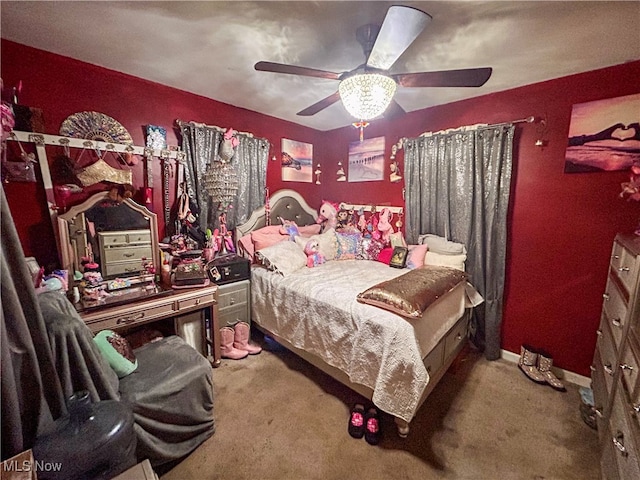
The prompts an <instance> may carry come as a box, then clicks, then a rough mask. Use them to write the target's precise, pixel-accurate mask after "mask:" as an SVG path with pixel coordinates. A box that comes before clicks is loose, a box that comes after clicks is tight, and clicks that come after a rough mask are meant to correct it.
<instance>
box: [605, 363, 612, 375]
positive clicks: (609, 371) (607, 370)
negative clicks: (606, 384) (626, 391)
mask: <svg viewBox="0 0 640 480" xmlns="http://www.w3.org/2000/svg"><path fill="white" fill-rule="evenodd" d="M604 371H605V372H607V373H608V374H609V375H611V376H613V368H612V367H611V364H610V363H607V364H606V365H605V366H604Z"/></svg>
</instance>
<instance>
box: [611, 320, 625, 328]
mask: <svg viewBox="0 0 640 480" xmlns="http://www.w3.org/2000/svg"><path fill="white" fill-rule="evenodd" d="M611 323H612V324H613V326H614V327H620V328H622V321H621V320H620V319H619V318H614V319H613V320H611Z"/></svg>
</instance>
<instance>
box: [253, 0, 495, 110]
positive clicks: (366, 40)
mask: <svg viewBox="0 0 640 480" xmlns="http://www.w3.org/2000/svg"><path fill="white" fill-rule="evenodd" d="M430 20H431V16H430V15H429V14H427V13H425V12H422V11H420V10H418V9H415V8H412V7H406V6H392V7H390V8H389V10H388V11H387V15H386V16H385V19H384V22H383V23H382V26H377V25H364V26H362V27H360V28H358V29H357V31H356V39H357V40H358V42H359V43H360V44H361V45H362V49H363V51H364V55H365V59H366V62H365V63H364V64H362V65H359V66H358V67H356V68H354V69H353V70H350V71H347V72H342V73H336V72H330V71H326V70H317V69H314V68H307V67H299V66H295V65H287V64H282V63H274V62H258V63H256V64H255V69H256V70H260V71H265V72H274V73H286V74H291V75H302V76H307V77H317V78H326V79H329V80H339V81H340V85H339V88H338V91H337V92H335V93H333V94H332V95H329V96H328V97H326V98H323V99H322V100H320V101H319V102H317V103H314V104H313V105H311V106H310V107H307V108H305V109H304V110H301V111H300V112H298V115H301V116H311V115H315V114H316V113H318V112H320V111H321V110H324V109H325V108H327V107H329V106H331V105H333V104H334V103H336V102H337V101H338V100H342V103H343V104H344V106H345V108H346V109H347V111H348V112H349V113H350V114H351V115H353V116H354V117H355V118H357V119H359V120H370V119H372V118H375V117H377V116H379V115H381V114H383V113H384V116H385V118H393V117H396V116H398V115H401V114H403V113H405V111H404V109H403V108H402V107H401V106H400V105H399V104H398V103H397V102H396V101H395V100H393V95H394V94H395V91H396V87H397V86H401V87H480V86H482V85H484V83H485V82H486V81H487V80H488V79H489V77H490V76H491V68H490V67H482V68H468V69H462V70H442V71H435V72H419V73H393V74H392V73H389V69H390V68H391V67H392V66H393V65H394V63H395V62H396V60H397V59H398V58H399V57H400V56H401V55H402V54H403V53H404V51H405V50H406V49H407V48H409V46H410V45H411V44H412V43H413V41H414V40H415V39H416V38H417V37H418V35H419V34H420V33H421V32H422V30H424V28H425V26H426V25H427V23H429V21H430Z"/></svg>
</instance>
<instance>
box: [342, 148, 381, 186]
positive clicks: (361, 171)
mask: <svg viewBox="0 0 640 480" xmlns="http://www.w3.org/2000/svg"><path fill="white" fill-rule="evenodd" d="M383 178H384V137H376V138H369V139H367V140H363V141H361V142H351V143H350V144H349V181H350V182H371V181H376V180H382V179H383Z"/></svg>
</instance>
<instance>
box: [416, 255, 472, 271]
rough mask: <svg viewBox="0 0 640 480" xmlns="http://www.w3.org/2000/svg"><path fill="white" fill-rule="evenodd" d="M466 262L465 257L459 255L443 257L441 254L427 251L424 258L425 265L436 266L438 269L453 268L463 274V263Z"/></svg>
mask: <svg viewBox="0 0 640 480" xmlns="http://www.w3.org/2000/svg"><path fill="white" fill-rule="evenodd" d="M466 260H467V255H466V254H464V253H461V254H459V255H443V254H442V253H437V252H432V251H431V250H427V253H426V255H425V256H424V264H425V265H438V266H440V267H453V268H457V269H458V270H462V271H463V272H464V262H465V261H466Z"/></svg>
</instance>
